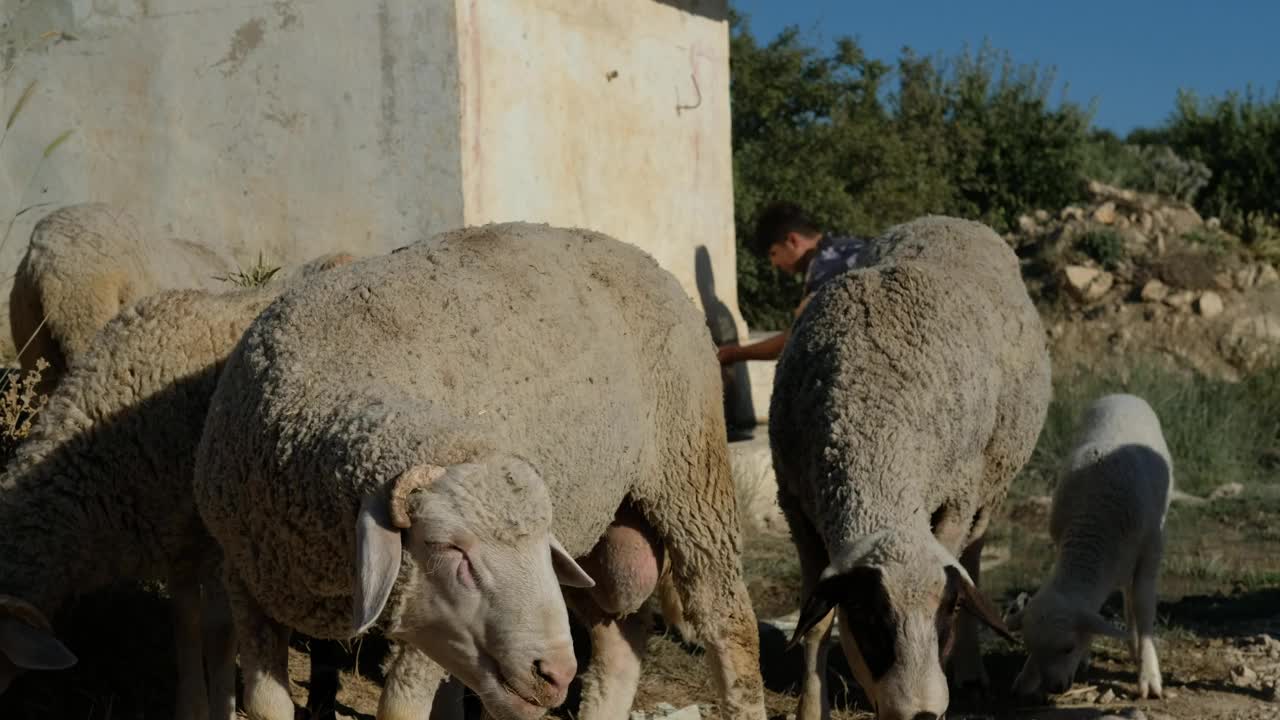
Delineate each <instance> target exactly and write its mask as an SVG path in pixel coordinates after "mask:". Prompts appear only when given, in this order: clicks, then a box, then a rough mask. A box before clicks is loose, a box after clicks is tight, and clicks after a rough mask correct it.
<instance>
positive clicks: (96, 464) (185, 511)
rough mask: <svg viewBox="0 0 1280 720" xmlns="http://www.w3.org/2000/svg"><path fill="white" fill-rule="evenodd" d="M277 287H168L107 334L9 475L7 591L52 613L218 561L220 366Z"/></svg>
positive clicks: (51, 404) (3, 549) (3, 501)
mask: <svg viewBox="0 0 1280 720" xmlns="http://www.w3.org/2000/svg"><path fill="white" fill-rule="evenodd" d="M278 292H279V291H278V289H275V288H270V289H260V290H247V291H241V292H233V293H227V294H213V293H208V292H203V291H196V290H176V291H166V292H162V293H159V294H156V295H153V296H151V297H149V298H146V299H144V300H142V301H140V302H138V303H136V304H134V305H132V306H131V307H129V308H127V309H126V310H125V311H124V312H123V313H121V315H120V316H118V317H117V318H116V319H114V320H113V321H111V322H110V323H108V324H107V326H106V327H105V328H103V330H102V332H101V334H100V335H99V336H98V339H97V341H96V342H95V343H94V346H93V348H92V349H90V350H89V351H88V352H86V353H85V354H84V355H82V356H81V357H80V358H79V359H78V360H77V361H76V362H75V363H73V365H72V367H71V370H70V372H68V374H67V375H66V377H65V378H64V379H63V381H62V382H61V383H60V384H59V386H58V388H57V389H56V390H55V391H54V392H53V394H52V395H51V396H50V397H49V401H48V404H47V405H46V406H45V408H44V409H43V411H42V412H41V414H40V416H39V419H38V421H37V422H36V424H35V426H34V428H33V430H32V434H31V435H30V436H29V437H28V438H27V439H26V440H25V441H24V442H23V443H22V444H21V445H20V446H19V447H18V450H17V454H16V456H15V457H14V458H13V459H12V460H11V461H10V463H9V465H8V467H7V468H5V471H4V474H3V476H0V595H10V596H13V597H18V598H21V599H24V600H26V601H27V602H30V603H31V604H33V605H35V606H36V607H37V608H39V609H40V610H41V611H43V612H45V613H46V614H52V612H54V611H55V610H56V608H57V606H58V605H59V604H60V603H61V602H62V601H63V600H64V599H65V598H67V597H68V596H71V595H74V594H76V593H79V592H84V591H87V590H90V589H92V588H93V587H95V586H98V585H101V584H103V583H106V582H110V581H114V580H117V579H122V578H137V579H152V578H156V579H169V580H177V581H181V580H191V581H194V580H195V579H196V575H197V573H199V572H202V571H204V570H208V569H209V567H211V566H210V565H209V563H216V561H217V558H218V551H217V548H216V545H214V544H213V543H212V540H211V538H209V536H208V533H207V532H206V531H205V530H204V529H203V525H202V524H201V522H200V518H199V516H198V515H197V513H196V508H195V503H194V501H193V499H192V496H191V482H190V479H191V475H192V463H193V460H194V455H195V448H196V444H197V442H198V441H199V439H200V433H201V430H202V428H203V423H204V415H205V411H206V409H207V407H208V402H209V398H210V396H211V395H212V394H213V388H214V385H215V381H216V378H217V372H218V369H219V367H220V364H221V362H222V361H223V360H224V359H225V358H226V356H227V354H228V353H229V352H230V350H231V348H232V347H233V346H234V345H235V343H236V341H237V340H239V338H240V335H241V333H242V332H243V331H244V329H245V328H246V327H247V326H248V325H249V322H250V321H251V320H252V319H253V317H254V316H255V315H257V313H258V312H259V311H260V310H262V309H263V308H264V307H266V306H267V304H268V303H269V302H270V300H271V299H272V298H273V297H275V295H277V294H278Z"/></svg>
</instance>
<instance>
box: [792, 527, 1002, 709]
mask: <svg viewBox="0 0 1280 720" xmlns="http://www.w3.org/2000/svg"><path fill="white" fill-rule="evenodd" d="M833 610H834V611H837V612H838V613H839V619H840V625H841V637H840V640H841V643H842V644H843V646H844V651H845V656H846V657H847V658H848V660H849V666H850V667H851V668H852V669H853V671H854V675H855V676H856V678H857V680H858V683H859V685H861V686H862V687H863V688H864V689H865V691H866V693H867V695H868V697H869V698H870V700H871V702H872V704H873V705H874V706H875V710H876V717H877V718H878V720H903V719H906V720H911V719H913V718H917V717H942V716H943V715H944V714H945V713H946V710H947V705H948V703H949V701H950V696H949V692H948V689H947V678H946V674H945V672H944V670H943V667H944V665H945V664H946V662H947V659H948V657H949V656H950V653H951V649H952V645H953V641H954V625H955V620H956V617H957V615H958V614H959V612H960V611H961V610H965V611H967V612H969V613H971V614H972V615H973V616H974V617H976V618H977V619H979V620H981V621H982V622H984V623H986V624H987V625H989V626H991V627H992V628H993V629H994V630H996V631H997V632H999V633H1001V634H1002V635H1004V636H1006V637H1008V635H1009V633H1008V631H1007V630H1006V629H1005V627H1004V624H1003V622H1001V620H1000V616H999V613H998V612H997V611H996V609H995V608H994V606H993V605H992V604H991V602H990V601H989V600H987V598H986V597H985V596H983V595H982V593H981V592H979V591H978V588H977V587H976V586H975V585H974V583H973V580H972V579H971V578H970V577H969V574H968V573H967V572H966V571H965V570H964V568H963V567H961V566H960V563H959V562H958V561H957V560H956V559H955V557H954V556H953V555H952V554H951V553H950V552H948V551H947V550H946V548H944V547H943V546H942V545H941V544H940V543H939V542H938V541H937V540H936V539H935V538H934V536H933V534H932V533H930V532H928V531H927V530H923V531H914V530H886V531H881V532H878V533H875V534H872V535H868V536H864V537H861V538H859V539H858V540H857V541H855V542H853V543H851V544H849V545H848V546H846V547H844V548H840V549H838V550H837V551H836V552H834V553H833V561H832V563H831V565H830V566H829V567H827V569H826V570H825V571H823V573H822V575H821V578H820V580H819V582H818V584H817V586H816V587H815V588H814V589H813V592H812V593H811V594H810V595H809V597H808V598H807V599H806V601H805V605H804V607H803V608H802V609H801V612H800V620H799V623H798V624H797V626H796V631H795V635H794V636H793V637H792V642H793V643H794V642H797V641H798V640H799V639H800V638H802V637H803V636H804V635H805V634H806V633H807V632H808V631H809V630H810V629H812V628H813V627H814V626H815V625H817V624H818V623H819V622H820V621H822V620H823V619H824V618H826V617H827V615H828V614H829V613H831V612H832V611H833Z"/></svg>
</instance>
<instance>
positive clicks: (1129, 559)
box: [1008, 394, 1174, 698]
mask: <svg viewBox="0 0 1280 720" xmlns="http://www.w3.org/2000/svg"><path fill="white" fill-rule="evenodd" d="M1173 487H1174V482H1173V461H1172V459H1171V458H1170V456H1169V449H1168V447H1167V446H1166V445H1165V440H1164V435H1163V433H1162V431H1161V428H1160V420H1159V418H1158V417H1156V414H1155V412H1154V411H1153V410H1152V409H1151V406H1150V405H1148V404H1147V402H1146V401H1145V400H1143V399H1142V398H1139V397H1135V396H1133V395H1124V394H1117V395H1107V396H1104V397H1101V398H1099V399H1097V400H1096V401H1094V402H1093V403H1092V404H1091V405H1090V406H1089V408H1088V409H1087V410H1086V411H1085V413H1084V416H1083V417H1082V418H1081V420H1080V429H1079V433H1078V436H1077V440H1076V444H1075V445H1074V447H1073V449H1072V451H1071V454H1070V455H1069V456H1068V457H1067V459H1066V461H1065V463H1064V466H1063V470H1062V475H1061V478H1060V479H1059V482H1058V487H1057V488H1056V489H1055V490H1054V494H1053V505H1052V508H1051V510H1050V516H1049V534H1050V537H1051V539H1052V541H1053V545H1054V548H1055V551H1056V558H1055V561H1054V567H1053V574H1052V575H1051V576H1050V578H1049V580H1048V582H1046V583H1045V584H1044V585H1043V586H1042V587H1041V588H1040V590H1039V591H1038V592H1036V594H1035V595H1034V596H1032V597H1031V599H1030V600H1029V601H1028V602H1027V603H1026V605H1025V607H1024V608H1023V609H1022V610H1020V611H1016V612H1014V613H1012V614H1010V616H1009V618H1008V626H1009V628H1010V629H1011V630H1019V629H1020V630H1021V631H1022V636H1023V640H1024V642H1025V643H1026V646H1027V655H1028V656H1027V661H1026V664H1025V665H1023V668H1022V672H1021V673H1019V674H1018V677H1017V679H1016V680H1015V681H1014V691H1015V693H1017V694H1019V695H1023V696H1028V695H1039V694H1041V693H1046V692H1047V693H1060V692H1064V691H1066V690H1067V689H1068V688H1070V687H1071V682H1072V680H1073V678H1074V676H1075V673H1076V671H1077V669H1078V668H1079V667H1080V665H1081V662H1082V660H1084V659H1085V658H1086V657H1087V654H1088V651H1089V645H1090V640H1091V639H1092V637H1093V636H1094V635H1107V636H1111V637H1125V635H1126V633H1125V632H1124V631H1122V630H1121V629H1120V628H1117V627H1115V626H1114V625H1112V624H1111V623H1109V622H1107V620H1106V619H1104V618H1103V617H1102V615H1101V614H1100V613H1099V610H1100V609H1101V607H1102V604H1103V603H1104V602H1105V601H1106V599H1107V596H1108V595H1110V594H1111V592H1112V591H1113V590H1116V589H1119V590H1121V591H1122V592H1123V593H1124V608H1125V622H1126V623H1127V624H1128V640H1129V650H1130V652H1131V653H1132V655H1133V659H1134V662H1135V663H1137V664H1138V697H1140V698H1146V697H1160V696H1161V694H1162V692H1163V691H1162V687H1161V678H1160V664H1159V660H1158V659H1157V657H1156V646H1155V640H1154V631H1155V617H1156V581H1157V576H1158V574H1159V569H1160V559H1161V556H1162V554H1163V549H1164V526H1165V515H1166V513H1167V512H1168V509H1169V501H1170V498H1171V497H1172V495H1173Z"/></svg>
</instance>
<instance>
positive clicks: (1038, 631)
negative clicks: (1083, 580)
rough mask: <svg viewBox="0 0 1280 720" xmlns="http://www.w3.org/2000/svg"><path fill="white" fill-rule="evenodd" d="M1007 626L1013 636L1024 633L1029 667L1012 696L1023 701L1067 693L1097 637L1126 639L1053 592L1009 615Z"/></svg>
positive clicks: (1047, 589)
mask: <svg viewBox="0 0 1280 720" xmlns="http://www.w3.org/2000/svg"><path fill="white" fill-rule="evenodd" d="M1008 624H1009V629H1010V630H1013V631H1015V632H1016V631H1019V630H1021V631H1022V641H1023V644H1025V645H1026V647H1027V661H1026V663H1024V664H1023V666H1022V672H1020V673H1018V677H1017V679H1016V680H1014V681H1013V692H1014V694H1015V695H1019V696H1022V697H1041V696H1043V695H1046V694H1049V693H1062V692H1066V691H1067V690H1068V689H1070V688H1071V683H1072V681H1073V680H1074V679H1075V675H1076V669H1077V668H1078V667H1079V666H1080V661H1081V660H1082V659H1083V658H1084V657H1085V655H1086V654H1087V653H1088V652H1089V645H1090V642H1091V641H1092V639H1093V636H1094V635H1107V636H1110V637H1117V638H1118V637H1124V631H1123V630H1121V629H1120V628H1118V627H1116V626H1114V625H1112V624H1111V623H1109V622H1107V620H1106V619H1105V618H1103V617H1102V616H1101V615H1100V614H1098V612H1097V611H1096V610H1091V609H1088V608H1084V607H1081V606H1080V603H1079V601H1078V600H1074V599H1072V598H1070V597H1068V596H1066V595H1064V594H1062V593H1061V592H1058V591H1057V590H1055V589H1054V588H1053V587H1051V586H1045V587H1043V588H1041V589H1040V591H1039V592H1037V593H1036V594H1035V595H1034V596H1033V597H1032V598H1031V599H1030V600H1029V601H1027V602H1026V605H1025V607H1023V608H1021V609H1017V610H1014V611H1013V612H1011V613H1010V614H1009V617H1008Z"/></svg>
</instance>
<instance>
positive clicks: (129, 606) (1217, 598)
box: [0, 490, 1280, 720]
mask: <svg viewBox="0 0 1280 720" xmlns="http://www.w3.org/2000/svg"><path fill="white" fill-rule="evenodd" d="M1044 512H1045V502H1044V499H1043V498H1036V497H1016V496H1015V497H1012V498H1011V499H1010V501H1009V502H1008V503H1007V504H1006V507H1005V511H1004V518H1003V519H1002V520H1001V521H999V522H997V523H995V526H994V527H996V528H999V529H998V530H997V531H996V532H995V533H994V534H993V536H992V539H991V540H990V542H989V548H988V553H987V556H988V559H987V560H986V563H987V570H986V571H985V572H984V578H983V583H984V586H985V587H986V588H987V589H988V591H989V592H990V593H991V594H992V595H993V596H994V597H995V598H996V600H997V602H1001V603H1008V602H1010V601H1011V600H1012V598H1013V597H1014V596H1015V595H1016V594H1017V592H1019V591H1023V590H1033V589H1034V585H1035V582H1036V578H1039V577H1041V576H1042V575H1043V572H1044V570H1045V569H1046V568H1047V566H1048V562H1049V558H1048V557H1047V553H1046V552H1045V548H1046V547H1047V537H1046V536H1045V532H1044V527H1045V517H1044ZM1169 527H1170V541H1169V551H1168V554H1167V555H1166V563H1165V573H1164V576H1163V580H1162V583H1163V584H1162V602H1161V605H1160V612H1159V618H1160V628H1159V638H1158V643H1159V649H1160V658H1161V663H1162V668H1163V671H1164V685H1165V689H1166V691H1167V697H1166V698H1164V699H1161V700H1147V701H1135V700H1133V699H1132V692H1133V687H1134V679H1135V669H1134V667H1133V665H1132V663H1131V662H1130V660H1129V658H1128V657H1127V653H1126V652H1125V651H1123V650H1122V649H1121V646H1120V644H1119V643H1115V642H1111V641H1098V642H1097V643H1095V646H1094V663H1093V666H1092V667H1091V669H1090V671H1089V673H1088V674H1087V676H1086V680H1087V682H1085V683H1078V684H1077V685H1076V686H1075V687H1074V688H1073V689H1072V690H1071V691H1070V692H1069V693H1068V694H1067V695H1066V696H1062V697H1059V698H1056V700H1054V702H1053V703H1052V704H1051V705H1049V706H1045V707H1021V708H1019V707H1015V706H1013V705H1012V704H1011V703H1010V702H1009V701H1008V700H1007V694H1006V692H1005V690H1006V689H1007V688H1008V687H1009V686H1010V684H1011V683H1012V681H1013V678H1014V676H1015V675H1016V673H1017V671H1018V669H1019V667H1020V665H1021V662H1022V657H1023V656H1022V655H1021V653H1020V651H1019V649H1018V648H1016V647H1012V646H1010V645H1008V644H1006V643H1005V642H1004V641H1002V640H999V639H998V638H993V639H989V640H988V644H987V646H986V664H987V669H988V672H989V674H990V676H991V680H992V687H991V691H990V692H989V694H988V696H987V697H985V698H978V699H970V698H955V699H953V703H952V710H951V713H950V714H949V716H948V717H950V718H953V719H956V718H1017V719H1019V720H1031V719H1033V718H1035V719H1040V720H1086V719H1089V718H1104V717H1106V716H1107V715H1109V714H1110V715H1117V716H1119V717H1129V718H1137V717H1146V718H1148V719H1149V720H1160V719H1161V718H1188V719H1191V718H1197V719H1199V718H1203V719H1205V720H1253V719H1255V718H1257V719H1262V718H1280V701H1277V700H1275V692H1276V691H1275V687H1276V686H1275V683H1276V681H1277V680H1280V639H1277V638H1280V491H1276V492H1272V490H1265V491H1250V493H1249V494H1246V495H1245V496H1243V497H1238V498H1231V499H1224V500H1220V501H1214V502H1205V503H1199V504H1191V503H1180V504H1177V505H1175V506H1174V508H1173V509H1172V511H1171V515H1170V519H1169ZM793 556H794V553H793V550H792V549H791V544H790V540H789V539H788V538H787V537H786V536H785V535H779V534H776V533H765V532H757V533H753V534H751V535H750V536H749V539H748V545H747V556H746V561H745V569H746V572H747V575H748V582H749V588H750V591H751V593H752V597H753V599H754V601H755V604H756V608H757V613H758V615H759V617H760V618H761V619H762V620H767V619H770V618H779V617H782V616H785V615H787V614H789V613H791V612H793V611H794V609H795V607H796V598H795V587H796V577H797V575H796V572H797V571H796V567H795V561H794V557H793ZM1106 611H1107V612H1108V613H1110V614H1111V615H1112V617H1116V616H1118V614H1119V603H1118V598H1113V599H1112V601H1111V602H1110V603H1109V604H1108V607H1107V609H1106ZM168 612H169V607H168V604H167V601H166V600H164V599H163V597H162V596H161V595H160V594H158V593H156V592H153V591H147V590H141V589H137V588H124V589H117V590H114V591H111V592H106V593H97V594H95V595H92V596H88V597H86V598H83V599H82V600H81V601H80V602H79V603H78V604H77V605H76V606H75V607H73V608H69V609H68V611H67V612H64V613H62V615H61V616H60V617H59V623H60V624H61V625H62V627H64V628H65V632H66V635H67V639H68V642H69V644H70V646H71V647H73V648H74V649H75V650H76V651H77V652H78V653H79V654H80V657H81V663H80V665H79V666H78V667H76V668H73V669H72V670H70V671H67V672H64V673H32V674H28V675H26V676H23V677H21V678H19V680H18V681H17V682H16V683H15V684H14V686H13V687H12V688H11V689H10V691H9V692H8V693H6V694H5V695H4V696H3V697H0V718H4V720H27V719H31V720H35V719H37V718H40V719H44V718H75V719H76V720H99V719H101V720H121V719H122V718H138V719H142V718H169V717H170V712H171V702H172V700H171V691H172V687H173V652H172V650H171V649H170V644H169V643H170V640H171V636H170V632H169V628H168V623H167V620H168ZM785 642H786V637H785V635H784V633H783V631H782V630H780V629H779V628H778V627H776V626H774V625H771V624H762V625H761V646H762V653H761V654H762V658H763V660H762V666H763V670H764V676H765V680H766V685H767V687H768V709H769V714H770V717H771V718H773V719H774V720H782V719H784V718H786V717H787V716H788V715H789V714H792V713H794V712H795V703H796V697H795V694H794V693H795V683H796V679H797V677H798V674H799V672H800V659H799V657H798V656H797V654H796V652H798V651H793V652H792V653H785V652H783V647H784V646H785ZM579 648H580V653H581V655H580V657H584V658H585V657H586V655H587V653H589V649H588V648H587V647H586V646H585V644H580V646H579ZM353 650H354V652H353V653H351V654H345V657H343V658H341V664H342V666H343V667H344V669H343V671H342V674H341V677H342V687H341V690H340V692H339V696H338V697H339V703H340V705H339V708H338V713H339V717H349V718H360V719H362V720H372V718H373V717H374V713H375V712H376V708H377V698H378V691H379V683H380V681H381V678H380V672H379V669H378V663H379V660H380V658H381V656H382V654H383V653H384V652H385V644H384V643H381V642H379V641H378V639H377V638H373V639H370V640H367V641H365V642H364V643H362V644H361V645H360V646H359V647H357V648H354V649H353ZM307 653H308V646H307V643H306V641H305V640H303V639H298V640H296V641H295V643H294V649H293V651H292V657H291V675H292V678H293V681H294V688H293V689H294V691H295V698H296V700H297V701H298V702H299V703H305V699H306V693H307V689H308V667H309V665H308V656H307ZM357 657H358V660H359V664H358V666H357V665H356V664H355V662H354V660H355V658H357ZM831 658H832V668H831V688H832V691H833V705H834V707H835V710H834V712H833V717H834V718H835V720H862V719H863V718H869V717H871V716H870V715H869V714H868V713H866V712H865V708H866V707H867V705H866V702H865V699H864V698H862V697H861V696H860V695H859V693H858V691H857V688H856V685H855V683H854V682H853V681H852V679H851V676H850V675H849V674H848V668H847V666H846V665H845V663H844V660H843V658H842V657H841V656H840V653H839V651H838V650H837V651H836V652H833V653H831ZM714 702H715V695H714V691H713V689H712V685H711V682H710V678H709V676H708V674H707V672H706V669H705V666H704V662H703V658H702V657H701V653H700V652H699V651H698V649H696V648H690V647H685V646H683V645H682V644H681V643H680V642H678V641H677V640H676V639H675V637H674V635H673V634H672V633H667V632H664V631H663V629H662V628H661V626H660V621H657V622H655V628H654V633H653V635H652V637H651V638H650V641H649V646H648V657H647V658H646V664H645V670H644V675H643V678H642V681H641V686H640V690H639V693H638V695H637V697H636V702H635V705H634V707H635V709H636V710H637V711H643V712H646V713H649V714H650V715H653V714H655V712H654V711H655V710H656V709H658V708H659V707H662V706H665V705H669V706H672V707H674V708H677V709H679V708H684V707H686V706H688V705H693V704H698V705H700V706H702V710H703V714H704V715H707V714H709V713H710V711H711V710H712V708H710V707H708V706H710V705H713V704H714ZM576 704H577V696H576V687H575V689H574V691H573V692H572V693H571V695H570V699H569V702H568V703H566V705H565V706H564V707H562V708H561V709H560V710H558V711H557V712H556V713H555V716H557V717H559V718H573V717H575V715H576ZM468 708H469V710H470V712H469V713H468V715H469V716H470V717H478V716H479V706H478V704H477V703H476V702H474V699H470V700H469V702H468ZM1134 709H1137V710H1139V711H1141V713H1142V715H1138V714H1136V713H1135V712H1133V711H1134Z"/></svg>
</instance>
